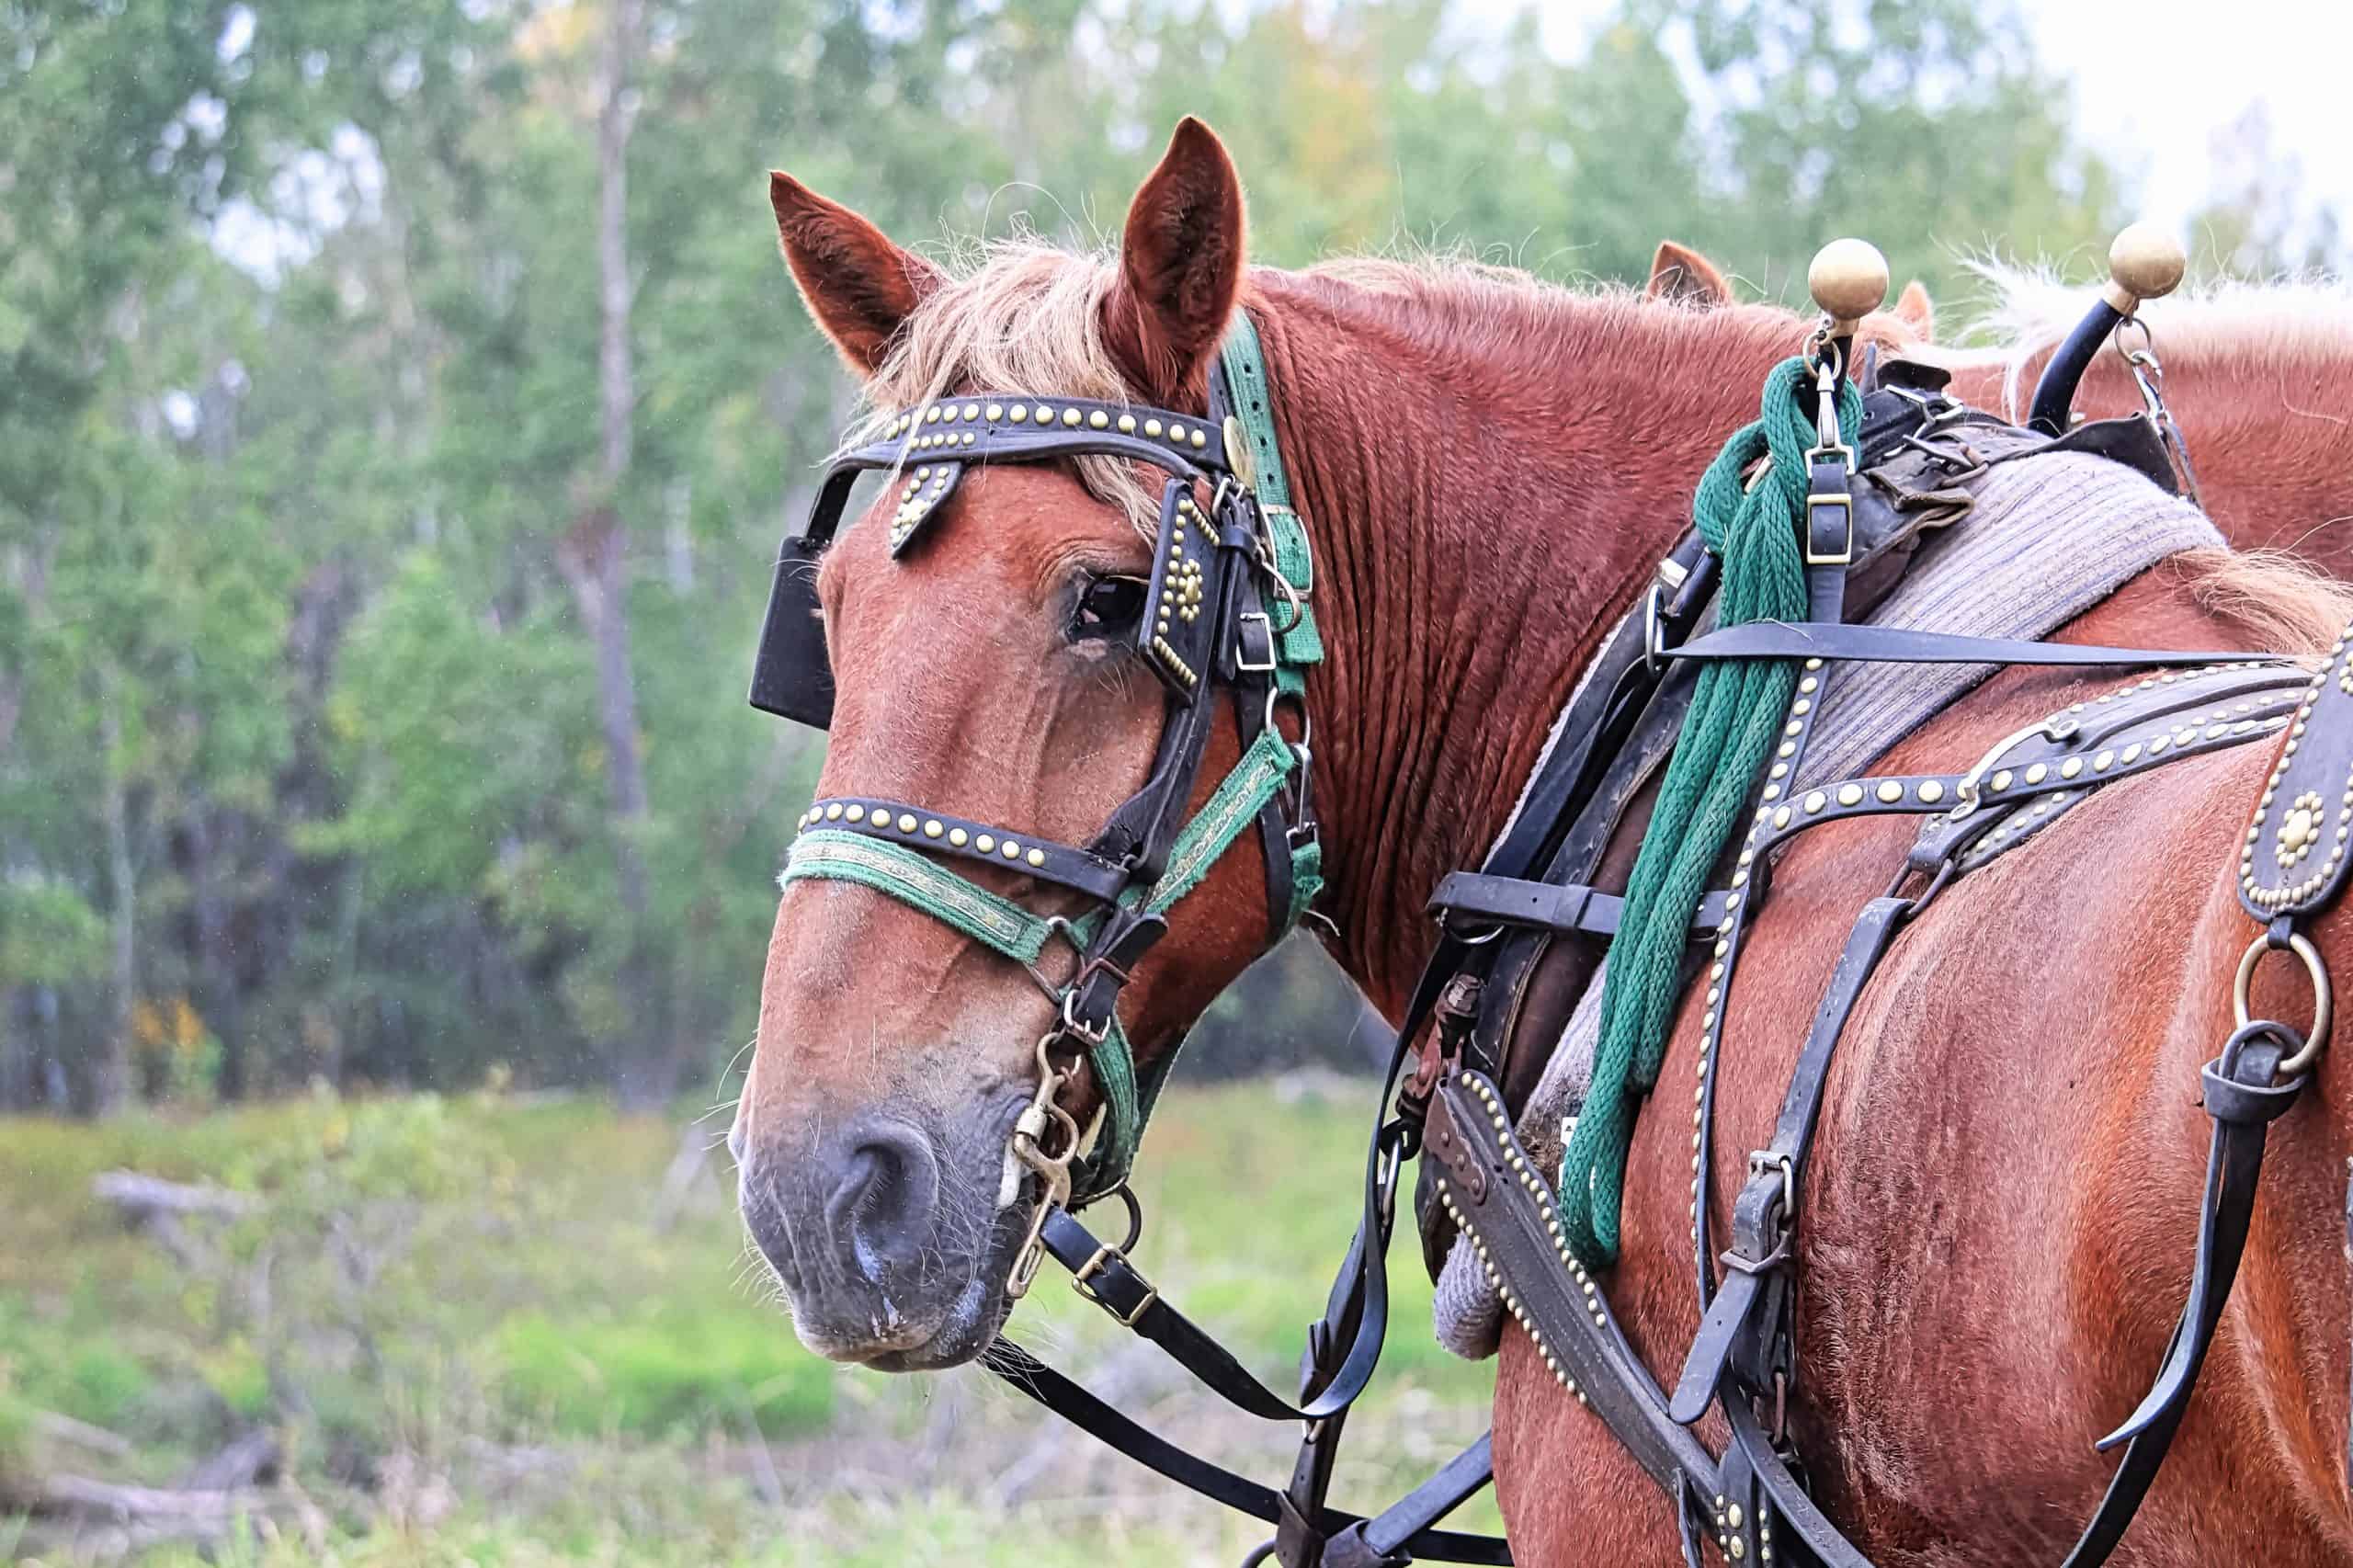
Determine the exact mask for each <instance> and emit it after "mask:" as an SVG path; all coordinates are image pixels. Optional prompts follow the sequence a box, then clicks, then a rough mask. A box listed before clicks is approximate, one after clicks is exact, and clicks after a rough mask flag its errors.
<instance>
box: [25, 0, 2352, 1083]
mask: <svg viewBox="0 0 2353 1568" xmlns="http://www.w3.org/2000/svg"><path fill="white" fill-rule="evenodd" d="M1536 36H1537V29H1536V22H1535V20H1534V18H1533V17H1521V18H1520V19H1518V21H1516V22H1515V21H1511V20H1509V19H1508V18H1496V19H1481V18H1474V17H1466V16H1465V15H1464V14H1462V13H1461V12H1460V11H1459V10H1455V9H1450V8H1449V6H1446V5H1444V4H1441V3H1438V0H1402V3H1395V4H1365V3H1361V0H1319V3H1315V4H1307V3H1302V0H1278V3H1273V4H1267V5H1208V4H1199V3H1190V0H1174V3H1165V0H1110V3H1108V4H1106V3H1097V0H876V3H873V4H861V5H856V6H840V5H836V4H813V3H812V0H605V3H603V4H597V3H590V0H583V3H580V4H573V5H564V4H546V3H540V0H419V3H417V4H408V5H399V6H392V5H368V4H363V3H358V0H50V3H46V4H33V5H23V4H14V5H6V6H0V1106H13V1107H19V1108H47V1109H51V1110H70V1111H73V1112H75V1113H89V1112H92V1111H97V1112H104V1111H107V1110H109V1109H112V1108H119V1107H120V1106H123V1105H125V1104H127V1103H130V1102H132V1101H136V1100H149V1101H153V1100H172V1101H188V1102H194V1103H199V1104H202V1103H209V1102H213V1101H220V1100H235V1099H239V1098H243V1097H247V1096H256V1095H263V1094H267V1093H269V1092H272V1091H275V1090H282V1089H285V1088H288V1087H290V1086H299V1085H303V1084H306V1083H308V1082H310V1081H311V1080H313V1079H314V1078H315V1079H324V1081H326V1082H328V1083H330V1084H334V1085H353V1084H361V1085H404V1086H439V1087H458V1086H463V1085H472V1084H474V1083H478V1082H480V1081H481V1080H482V1078H483V1074H485V1073H487V1072H489V1071H491V1070H492V1069H494V1068H497V1069H499V1070H501V1071H503V1072H507V1073H511V1074H515V1075H516V1076H517V1077H518V1078H519V1079H521V1080H522V1081H524V1082H526V1083H529V1084H534V1085H559V1084H560V1085H609V1086H611V1087H613V1088H615V1089H617V1090H618V1091H619V1092H620V1094H621V1095H622V1096H624V1098H625V1099H627V1100H628V1101H630V1102H631V1103H635V1104H652V1103H656V1102H659V1101H661V1100H664V1099H665V1098H666V1097H668V1096H670V1095H672V1094H673V1093H676V1092H679V1091H681V1090H685V1091H687V1092H691V1093H694V1094H698V1095H709V1094H714V1093H718V1092H722V1091H721V1089H720V1088H719V1085H720V1084H721V1082H722V1073H723V1070H724V1067H725V1064H726V1063H727V1062H728V1061H729V1060H730V1059H731V1058H732V1057H733V1055H734V1053H735V1051H737V1050H738V1049H739V1048H740V1047H741V1046H742V1045H743V1044H744V1042H745V1040H748V1039H749V1038H750V1033H751V1028H752V1019H753V1013H754V1006H755V1001H756V988H755V977H756V975H757V973H758V970H759V965H760V960H761V954H762V952H763V950H764V943H765V939H766V935H767V927H768V925H769V922H770V919H771V916H772V914H773V909H774V884H773V881H772V880H771V879H772V877H773V874H774V872H775V870H776V869H777V867H778V865H779V861H780V856H781V850H782V846H783V843H784V840H785V833H784V827H785V824H789V823H790V821H791V819H792V817H793V816H794V814H795V812H797V811H798V810H799V808H800V805H801V802H802V801H803V800H804V799H805V797H806V795H807V793H808V791H809V790H810V788H811V784H812V780H813V776H814V770H815V767H816V765H817V761H818V746H819V744H820V740H821V737H818V736H816V735H814V734H812V733H805V732H801V731H799V730H797V729H795V728H794V727H792V726H789V725H785V724H781V723H779V722H775V721H772V720H768V719H765V718H763V717H762V716H760V715H758V714H756V713H754V712H752V711H751V710H748V709H746V708H745V706H744V703H743V701H742V692H741V688H742V687H743V686H744V684H745V669H746V667H747V659H748V654H749V649H750V646H751V642H752V637H753V632H754V630H755V628H756V623H757V620H756V618H757V616H758V613H759V609H760V606H761V596H762V595H763V593H764V592H765V588H766V585H767V570H766V567H765V564H764V563H765V562H767V560H768V559H769V558H770V556H769V552H770V551H772V550H773V548H774V546H775V541H776V540H777V538H778V537H779V534H780V533H781V532H782V531H783V530H784V529H785V528H787V527H788V525H789V524H790V522H791V521H793V520H794V519H796V518H797V516H798V513H799V509H800V508H801V506H802V505H803V504H804V502H805V498H806V494H807V487H808V484H809V482H810V479H811V476H812V474H813V464H814V463H815V462H816V461H817V460H818V459H819V458H820V457H821V456H822V455H823V454H824V451H825V450H826V449H827V446H828V444H829V442H830V440H831V438H832V437H833V435H834V433H835V430H836V429H837V427H838V426H839V425H840V423H841V416H842V415H843V413H844V411H845V409H846V407H847V398H848V388H847V385H846V383H845V380H844V377H843V375H842V373H841V372H840V370H839V369H838V367H837V365H836V362H835V358H834V357H833V356H832V355H831V354H830V353H829V352H827V351H826V350H825V349H824V347H823V346H822V345H821V344H820V343H819V342H818V340H817V339H816V338H815V337H814V335H813V332H812V330H811V328H810V326H809V324H808V322H807V320H806V319H805V317H804V315H803V313H802V312H801V309H800V306H799V304H798V301H796V300H795V298H794V297H793V294H792V290H791V286H790V279H789V278H788V277H787V275H786V272H785V269H784V267H783V266H782V265H781V263H780V262H779V259H778V257H777V255H776V249H775V243H774V234H773V229H772V226H771V224H770V221H769V218H768V214H767V208H766V204H765V201H764V199H763V195H762V191H763V174H764V171H765V170H766V169H767V168H768V167H770V166H771V165H781V166H784V167H787V168H790V170H792V171H793V172H794V173H796V174H798V175H800V176H801V177H803V178H804V179H806V180H808V181H810V182H811V183H812V184H813V185H814V186H816V187H818V188H819V189H821V190H824V191H825V192H827V193H829V194H831V195H833V196H835V197H836V198H839V199H845V200H847V201H849V202H851V203H852V204H854V205H856V206H858V207H859V208H860V209H862V210H865V211H867V212H869V213H870V214H872V215H874V216H875V217H876V218H877V219H878V220H879V221H880V222H882V223H883V224H884V225H885V227H887V228H888V229H890V230H891V231H892V233H894V234H895V235H896V236H898V237H899V238H901V239H902V240H903V241H904V242H907V243H911V244H928V245H930V246H933V247H935V248H938V249H942V250H944V249H947V248H949V246H950V245H951V244H952V237H953V236H963V235H971V234H975V233H989V234H1000V233H1006V232H1008V231H1010V230H1013V229H1015V228H1017V227H1020V226H1027V227H1029V228H1031V229H1034V230H1036V231H1039V232H1041V233H1050V234H1057V235H1067V236H1070V237H1072V238H1074V239H1080V240H1091V239H1093V238H1095V237H1097V235H1098V234H1099V233H1105V232H1109V233H1116V230H1117V226H1118V223H1119V221H1120V215H1121V212H1122V210H1123V206H1124V202H1125V199H1126V197H1127V194H1128V193H1129V192H1130V191H1131V189H1132V188H1133V186H1134V183H1135V181H1136V180H1137V179H1139V178H1140V177H1141V176H1142V173H1143V172H1144V170H1145V168H1146V167H1147V166H1148V165H1149V161H1150V158H1151V156H1152V155H1153V154H1154V153H1155V152H1156V151H1157V149H1158V146H1159V143H1160V142H1161V141H1162V140H1163V139H1164V138H1165V135H1166V132H1167V130H1168V128H1169V126H1170V125H1171V124H1172V123H1173V122H1174V120H1175V119H1176V117H1177V116H1178V115H1179V114H1180V113H1183V112H1187V111H1191V112H1198V113H1200V114H1202V115H1204V116H1206V117H1207V118H1208V119H1210V120H1211V123H1213V124H1214V125H1215V126H1216V127H1217V128H1218V130H1219V131H1221V132H1222V134H1223V135H1224V136H1225V138H1226V139H1227V141H1228V142H1229V143H1230V144H1231V145H1232V147H1233V152H1234V154H1235V156H1236V158H1237V159H1238V160H1239V162H1240V165H1241V166H1242V168H1243V170H1244V174H1245V178H1246V179H1247V180H1248V182H1249V186H1250V195H1251V217H1252V224H1253V229H1252V243H1253V248H1254V251H1255V252H1256V256H1258V257H1259V258H1260V259H1262V260H1266V261H1269V262H1275V263H1302V262H1305V261H1308V260H1311V259H1313V258H1315V257H1317V256H1323V255H1326V254H1329V253H1332V252H1335V251H1361V250H1366V249H1377V248H1382V247H1392V246H1400V245H1428V244H1436V245H1460V246H1466V247H1470V248H1472V249H1474V250H1476V251H1477V252H1479V253H1480V254H1483V255H1485V256H1490V257H1493V258H1496V259H1503V260H1508V261H1513V262H1517V263H1518V264H1520V265H1523V266H1526V267H1530V268H1532V269H1534V270H1536V271H1538V272H1540V273H1542V274H1545V275H1547V276H1551V277H1554V278H1562V279H1564V280H1575V279H1580V278H1586V279H1590V278H1606V279H1618V280H1622V281H1631V282H1640V281H1641V280H1642V278H1643V274H1644V271H1645V269H1646V267H1647V264H1648V261H1649V257H1650V256H1651V252H1652V249H1653V247H1654V244H1656V243H1657V241H1658V240H1659V239H1661V238H1662V237H1665V236H1668V235H1672V236H1674V237H1676V238H1678V239H1681V240H1684V241H1687V242H1689V243H1692V244H1697V245H1699V247H1700V248H1702V249H1703V250H1704V251H1706V252H1707V253H1708V254H1710V255H1711V256H1713V257H1715V258H1716V259H1717V260H1719V261H1720V262H1721V263H1722V264H1724V265H1725V266H1727V267H1733V268H1736V269H1737V270H1738V272H1739V273H1740V275H1741V276H1742V277H1743V278H1744V279H1746V280H1748V281H1749V282H1750V283H1751V284H1752V285H1753V286H1754V287H1756V289H1758V290H1761V291H1763V292H1765V293H1768V294H1772V295H1776V296H1780V295H1784V294H1786V293H1788V292H1789V289H1788V280H1789V279H1790V278H1791V277H1792V275H1793V273H1795V272H1796V271H1797V270H1798V269H1801V268H1802V266H1803V263H1804V260H1805V258H1806V257H1807V256H1809V255H1810V254H1811V252H1812V250H1813V247H1814V246H1815V245H1816V244H1818V243H1819V242H1820V241H1821V240H1822V239H1823V238H1824V237H1825V236H1827V235H1831V234H1835V233H1844V232H1847V231H1850V230H1852V231H1859V232H1862V233H1868V234H1870V235H1871V236H1872V237H1874V238H1875V239H1876V240H1877V241H1878V242H1879V243H1880V244H1881V245H1882V246H1883V247H1884V248H1885V249H1886V250H1887V252H1888V253H1889V255H1890V256H1891V257H1892V259H1893V262H1894V264H1895V267H1896V269H1897V270H1896V276H1897V278H1899V280H1900V279H1902V278H1904V277H1907V276H1917V277H1921V278H1926V279H1927V281H1928V283H1929V284H1930V286H1931V288H1932V289H1933V290H1936V291H1937V293H1938V298H1939V300H1940V301H1945V302H1947V303H1948V305H1949V304H1950V303H1952V302H1954V301H1958V300H1959V299H1960V298H1961V297H1962V296H1963V295H1965V293H1966V279H1965V278H1964V277H1963V276H1962V274H1961V271H1960V270H1959V267H1958V266H1957V262H1956V254H1957V251H1958V250H1959V249H1961V248H1963V247H1983V246H1984V245H1986V244H2001V245H2003V246H2005V247H2006V248H2007V249H2009V250H2010V251H2012V252H2013V253H2018V254H2024V255H2026V256H2038V255H2040V256H2054V257H2062V258H2065V257H2073V258H2075V260H2076V261H2077V263H2078V265H2079V267H2080V266H2081V265H2082V264H2083V263H2084V261H2085V259H2086V254H2097V245H2099V244H2104V243H2105V238H2106V236H2107V234H2108V233H2109V231H2110V230H2111V228H2112V227H2113V225H2114V224H2115V223H2116V222H2118V221H2119V220H2120V217H2121V216H2123V215H2124V214H2125V195H2126V184H2127V182H2126V180H2125V179H2124V178H2123V177H2122V176H2121V175H2120V171H2118V170H2116V169H2113V168H2110V167H2109V166H2107V165H2104V164H2103V163H2102V162H2101V160H2100V159H2099V158H2097V156H2094V155H2093V154H2091V153H2087V152H2086V151H2085V150H2084V147H2083V146H2082V145H2081V144H2080V141H2079V138H2078V135H2077V132H2076V129H2075V125H2074V123H2073V120H2072V118H2071V110H2070V107H2069V106H2070V100H2069V97H2068V93H2067V90H2066V88H2065V86H2064V85H2063V83H2062V82H2061V81H2060V79H2059V78H2057V77H2056V76H2055V75H2054V74H2052V72H2050V71H2049V70H2047V69H2046V68H2044V67H2042V66H2040V65H2039V64H2038V63H2037V62H2035V61H2034V60H2033V59H2032V58H2030V56H2029V54H2028V53H2027V52H2026V51H2025V48H2024V45H2023V43H2022V41H2021V39H2022V34H2021V33H2020V32H2019V30H2018V27H2017V26H2016V18H2015V17H2006V16H2005V15H2004V14H2003V12H2002V10H2001V9H2000V8H1999V7H1998V6H1996V7H1988V6H1983V5H1977V4H1971V3H1966V0H1919V3H1909V4H1904V5H1895V4H1884V3H1870V4H1854V5H1847V6H1828V7H1824V6H1815V5H1812V4H1802V3H1798V0H1624V4H1623V5H1622V6H1621V7H1620V10H1619V11H1618V13H1617V14H1616V15H1614V16H1613V17H1608V18H1607V19H1606V20H1605V21H1604V22H1603V24H1602V25H1601V26H1599V27H1598V28H1597V29H1596V30H1595V31H1594V33H1593V36H1592V40H1591V43H1590V46H1589V48H1588V49H1587V50H1586V52H1585V53H1584V54H1583V55H1582V57H1578V58H1571V59H1558V58H1554V57H1553V56H1552V55H1550V54H1548V53H1547V52H1546V51H1544V50H1542V49H1541V48H1540V47H1538V45H1537V41H1536ZM2241 131H2242V132H2243V135H2242V138H2241V139H2242V141H2244V142H2246V143H2247V144H2246V145H2245V146H2244V147H2242V148H2241V149H2240V156H2239V157H2238V159H2237V162H2236V163H2235V164H2234V165H2232V166H2233V167H2235V168H2237V169H2238V170H2240V171H2241V172H2240V173H2239V174H2238V175H2236V176H2233V178H2234V181H2235V183H2234V185H2233V187H2231V188H2226V189H2222V190H2220V191H2218V192H2217V194H2216V201H2215V210H2214V211H2213V212H2212V213H2211V214H2210V215H2209V217H2208V221H2207V222H2205V223H2203V224H2202V225H2201V227H2200V233H2201V236H2202V242H2203V243H2202V248H2203V249H2204V251H2205V252H2206V259H2207V260H2208V261H2209V262H2210V263H2214V264H2219V265H2225V266H2229V267H2235V268H2238V269H2241V270H2268V269H2272V268H2275V267H2280V266H2294V265H2301V264H2303V263H2306V262H2308V261H2311V260H2313V259H2322V257H2316V256H2314V255H2313V254H2310V247H2311V245H2312V244H2314V243H2318V244H2321V245H2322V246H2323V248H2324V249H2325V247H2326V246H2327V245H2328V244H2333V243H2334V236H2333V231H2328V230H2324V231H2322V237H2321V240H2320V241H2319V242H2313V241H2311V240H2310V239H2309V238H2307V239H2306V240H2305V241H2304V244H2305V246H2306V248H2305V249H2304V250H2299V251H2295V252H2292V253H2290V252H2289V251H2287V250H2284V249H2283V248H2282V246H2283V244H2284V242H2283V240H2282V239H2281V236H2282V235H2284V234H2286V233H2289V232H2290V230H2289V227H2288V224H2287V222H2286V219H2285V218H2284V217H2283V212H2284V210H2285V209H2284V208H2283V206H2282V203H2283V202H2284V201H2285V200H2286V199H2288V198H2289V196H2290V194H2291V193H2288V192H2284V191H2282V190H2281V189H2279V179H2278V163H2279V160H2278V158H2277V157H2276V156H2275V155H2274V154H2275V153H2276V150H2275V149H2271V148H2269V147H2268V142H2267V133H2266V131H2265V127H2264V124H2263V122H2262V121H2261V119H2260V116H2259V113H2258V114H2257V115H2256V117H2255V118H2253V119H2250V120H2249V121H2248V122H2246V124H2245V125H2244V126H2243V127H2242V128H2241ZM2307 230H2308V226H2307ZM2299 232H2306V231H2299ZM2086 246H2091V247H2093V249H2092V250H2091V252H2089V253H2086V251H2085V249H2084V247H2086ZM1319 963H1320V955H1311V954H1308V953H1305V952H1298V953H1293V954H1289V955H1286V957H1285V959H1284V960H1279V962H1278V963H1277V964H1276V965H1275V966H1273V967H1274V970H1275V973H1274V977H1273V981H1272V982H1271V983H1268V982H1267V981H1266V980H1265V979H1263V978H1262V981H1261V986H1262V989H1263V990H1264V991H1265V992H1267V995H1266V996H1265V997H1263V998H1262V999H1261V1001H1262V1006H1261V1007H1260V1009H1259V1013H1260V1016H1261V1017H1266V1016H1270V1014H1271V1015H1274V1016H1279V1017H1280V1018H1281V1019H1282V1021H1283V1024H1284V1029H1285V1033H1286V1036H1287V1039H1288V1040H1289V1041H1290V1044H1289V1045H1288V1046H1287V1047H1286V1049H1288V1050H1292V1051H1313V1050H1321V1051H1324V1052H1325V1053H1326V1055H1327V1057H1328V1058H1329V1059H1333V1060H1343V1061H1345V1060H1349V1059H1351V1057H1350V1052H1351V1051H1354V1050H1357V1049H1359V1048H1360V1042H1359V1046H1358V1047H1351V1046H1350V1044H1349V1041H1348V1035H1349V1030H1348V1027H1347V1025H1348V1020H1349V1017H1350V1014H1349V1012H1348V1009H1347V1005H1346V1004H1345V1002H1343V1005H1342V1006H1340V1008H1339V1012H1338V1014H1337V1021H1336V1022H1335V1021H1334V1012H1333V1008H1334V1004H1335V997H1336V991H1335V989H1334V985H1335V982H1334V981H1333V979H1332V978H1331V977H1330V976H1329V975H1328V973H1327V972H1325V971H1322V970H1320V969H1319V968H1318V967H1317V966H1318V964H1319ZM1251 1049H1256V1048H1251ZM1246 1058H1247V1051H1244V1050H1242V1049H1241V1048H1237V1047H1233V1046H1232V1045H1230V1044H1228V1045H1224V1046H1221V1044H1220V1043H1219V1042H1217V1041H1214V1040H1212V1041H1211V1042H1209V1044H1208V1045H1207V1046H1206V1047H1205V1049H1204V1050H1203V1051H1202V1060H1201V1061H1200V1062H1199V1063H1198V1064H1197V1068H1196V1070H1197V1071H1215V1070H1217V1069H1218V1068H1220V1067H1221V1066H1227V1067H1230V1066H1233V1065H1236V1064H1237V1060H1238V1059H1239V1060H1246Z"/></svg>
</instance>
